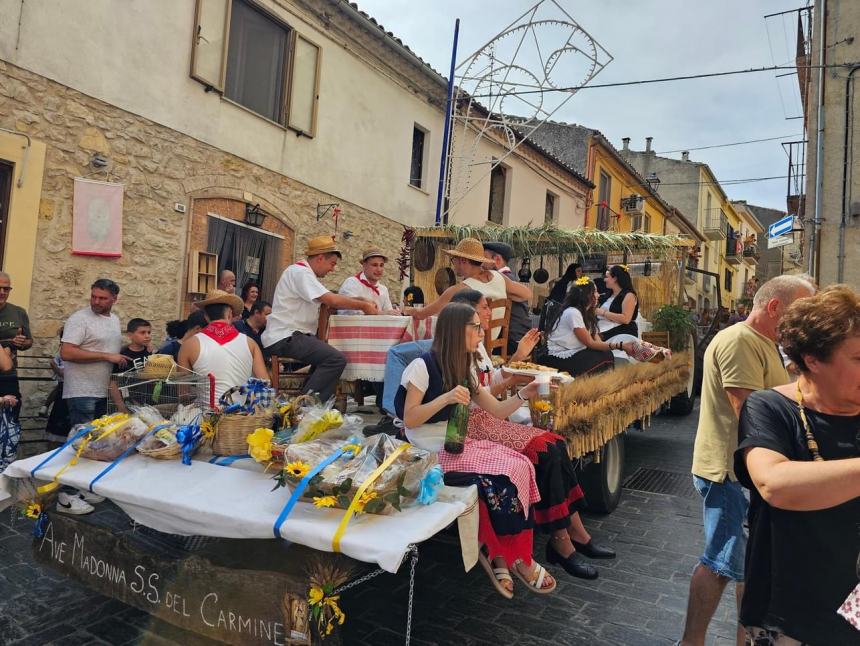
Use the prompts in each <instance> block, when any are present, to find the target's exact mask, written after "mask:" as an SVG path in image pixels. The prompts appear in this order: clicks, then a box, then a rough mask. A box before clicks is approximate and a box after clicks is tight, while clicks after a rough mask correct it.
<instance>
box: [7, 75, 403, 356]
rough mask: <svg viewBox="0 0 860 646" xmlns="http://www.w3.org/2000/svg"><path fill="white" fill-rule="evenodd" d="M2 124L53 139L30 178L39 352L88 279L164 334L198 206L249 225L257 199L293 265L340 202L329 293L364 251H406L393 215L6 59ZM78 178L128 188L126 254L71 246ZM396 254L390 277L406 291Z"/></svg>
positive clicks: (33, 312)
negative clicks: (112, 284)
mask: <svg viewBox="0 0 860 646" xmlns="http://www.w3.org/2000/svg"><path fill="white" fill-rule="evenodd" d="M0 127H3V128H7V129H9V130H16V131H19V132H22V133H26V134H27V135H29V136H30V137H31V138H32V139H33V140H37V141H42V142H44V143H45V145H46V155H45V163H44V174H43V175H42V177H41V178H40V177H38V176H37V174H36V173H35V172H33V173H31V174H30V176H29V177H26V178H25V180H26V182H35V183H39V184H41V192H40V202H39V207H38V222H37V233H36V245H35V254H34V259H33V265H34V267H35V268H36V270H35V272H34V275H33V282H32V290H31V294H30V297H29V303H28V304H27V303H23V304H24V305H29V310H30V318H31V321H32V324H33V334H34V337H35V339H36V343H37V344H36V346H35V349H34V353H42V352H43V351H48V350H49V349H52V347H53V343H54V341H53V339H54V337H55V335H56V332H57V329H58V328H59V326H60V325H61V324H62V322H63V320H64V318H65V317H66V316H67V315H68V314H69V313H71V312H72V311H74V310H75V309H78V308H79V307H84V306H85V305H86V304H87V302H88V301H87V299H88V295H89V285H90V284H91V283H92V281H93V280H95V279H96V278H99V277H109V278H112V279H113V280H115V281H116V282H117V283H119V285H120V287H121V293H120V299H119V302H118V303H117V306H116V312H117V314H118V315H119V316H120V318H121V319H122V320H123V321H125V320H127V319H128V318H130V317H134V316H140V317H144V318H147V319H149V320H151V321H152V322H153V325H154V336H155V338H156V339H158V338H160V337H161V336H162V334H163V329H164V323H165V322H166V321H167V320H169V319H172V318H177V316H179V315H180V314H181V313H182V311H183V310H184V309H187V307H186V301H187V291H186V289H185V287H186V278H187V257H188V256H187V252H188V251H189V250H190V249H192V248H201V247H203V246H204V239H205V236H206V232H205V221H201V216H200V210H199V209H196V208H195V204H205V207H206V211H207V212H210V211H213V210H214V211H220V212H221V213H223V216H224V217H227V218H230V219H234V220H241V219H242V215H243V214H244V208H245V204H247V203H252V204H256V203H259V204H260V207H261V209H262V210H263V211H264V212H265V213H267V214H268V217H267V218H266V220H264V222H263V227H262V228H263V229H264V230H267V231H272V232H275V233H279V234H280V235H282V236H284V244H283V247H282V258H281V264H282V265H283V266H285V265H286V264H289V263H290V262H292V261H293V260H295V253H296V252H298V253H301V250H302V249H303V248H304V245H305V242H306V240H307V239H308V238H310V237H313V236H315V235H324V234H331V233H332V232H333V225H332V223H331V222H330V221H329V220H328V219H326V220H322V221H320V222H317V220H316V211H317V208H316V207H317V204H319V203H323V204H325V203H332V202H340V203H341V209H342V212H341V214H340V216H339V222H338V226H339V229H340V231H344V230H348V231H351V232H352V234H353V236H352V237H350V238H349V240H343V238H342V237H341V239H340V240H339V242H340V244H341V246H342V247H343V249H344V258H343V260H342V261H341V263H340V264H339V266H338V268H337V270H336V271H335V272H333V273H332V274H330V276H329V277H327V278H326V280H325V282H326V284H327V285H328V286H329V287H331V288H337V286H338V285H339V284H340V282H341V281H342V280H343V279H344V278H346V277H347V276H349V275H350V274H353V273H355V271H356V267H357V266H358V261H359V257H360V253H361V248H362V247H363V246H365V245H368V244H371V243H372V244H375V245H379V246H381V247H382V248H383V249H385V250H387V251H388V252H389V253H390V254H391V255H392V256H394V257H396V253H397V251H398V249H399V247H400V237H401V235H402V232H403V226H402V225H401V224H399V223H397V222H395V221H393V220H391V219H388V218H385V217H383V216H381V215H379V214H377V213H374V212H372V211H369V210H367V209H364V208H361V207H359V206H356V205H352V204H349V203H345V202H343V201H342V200H339V199H337V198H335V197H333V196H331V195H329V194H326V193H322V192H320V191H319V190H316V189H314V188H312V187H310V186H307V185H306V184H303V183H301V182H298V181H295V180H292V179H290V178H288V177H285V176H284V175H282V174H280V173H277V172H274V171H271V170H269V169H266V168H262V167H260V166H258V165H256V164H253V163H251V162H248V161H246V160H243V159H240V158H238V157H236V156H235V155H231V154H229V153H226V152H224V151H222V150H218V149H217V148H215V147H213V146H211V145H208V144H205V143H202V142H200V141H197V140H195V139H192V138H191V137H188V136H185V135H182V134H181V133H178V132H176V131H174V130H171V129H169V128H166V127H164V126H161V125H158V124H156V123H154V122H152V121H149V120H147V119H145V118H143V117H140V116H137V115H134V114H130V113H128V112H126V111H123V110H121V109H119V108H116V107H114V106H111V105H108V104H106V103H104V102H102V101H99V100H98V99H93V98H92V97H88V96H86V95H84V94H82V93H80V92H77V91H75V90H73V89H71V88H68V87H66V86H63V85H60V84H59V83H56V82H54V81H51V80H49V79H46V78H44V77H42V76H39V75H36V74H33V73H31V72H28V71H26V70H23V69H20V68H18V67H15V66H13V65H11V64H8V63H3V62H2V61H0ZM94 154H100V155H102V156H103V157H104V158H105V159H107V160H108V166H107V167H106V168H105V169H103V170H95V169H94V168H93V167H92V164H91V160H92V156H93V155H94ZM28 170H31V171H32V170H34V169H28ZM76 177H88V178H90V179H98V180H105V181H111V182H117V183H121V184H123V185H124V186H125V195H124V205H123V252H122V256H121V257H120V258H117V259H105V258H97V257H93V256H80V255H73V254H72V253H71V240H72V232H71V228H72V202H73V184H74V179H75V178H76ZM176 204H181V205H184V206H185V207H186V211H185V213H179V212H177V211H176V210H175V205H176ZM195 213H196V214H197V216H198V217H197V222H196V225H195V226H192V216H193V215H194V214H195ZM202 217H203V219H204V220H205V216H202ZM10 242H11V245H10V249H11V253H12V255H14V254H15V253H16V252H15V247H14V243H15V241H14V240H11V241H10ZM394 257H393V258H392V259H391V269H390V270H389V271H388V272H387V276H386V283H387V284H388V286H389V288H390V289H391V291H392V294H398V293H399V292H400V288H399V286H400V281H399V276H398V273H397V270H396V263H395V262H394V259H395V258H394ZM15 280H16V277H15V276H13V281H15ZM22 291H23V290H22ZM13 293H15V292H13ZM12 300H14V299H12Z"/></svg>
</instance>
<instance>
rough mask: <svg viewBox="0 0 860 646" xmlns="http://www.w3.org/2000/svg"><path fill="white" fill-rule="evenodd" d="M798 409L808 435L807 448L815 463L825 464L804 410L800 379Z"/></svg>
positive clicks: (798, 382)
mask: <svg viewBox="0 0 860 646" xmlns="http://www.w3.org/2000/svg"><path fill="white" fill-rule="evenodd" d="M797 408H798V410H799V411H800V421H801V423H802V424H803V431H804V433H805V434H806V447H807V448H808V449H809V452H810V453H812V459H813V460H814V461H815V462H824V458H822V457H821V453H819V452H818V442H816V441H815V436H814V435H812V428H811V427H810V426H809V420H808V419H806V410H804V408H803V391H802V390H800V379H798V380H797Z"/></svg>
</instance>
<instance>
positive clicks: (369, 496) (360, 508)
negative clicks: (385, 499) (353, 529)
mask: <svg viewBox="0 0 860 646" xmlns="http://www.w3.org/2000/svg"><path fill="white" fill-rule="evenodd" d="M377 497H378V496H377V493H376V492H375V491H365V492H364V493H363V494H361V498H359V499H358V503H356V505H355V513H356V514H362V513H364V506H365V505H366V504H367V503H369V502H370V501H371V500H373V499H375V498H377Z"/></svg>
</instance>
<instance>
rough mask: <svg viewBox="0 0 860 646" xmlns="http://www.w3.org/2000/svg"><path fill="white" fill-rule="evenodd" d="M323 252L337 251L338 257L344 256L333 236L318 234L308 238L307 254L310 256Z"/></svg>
mask: <svg viewBox="0 0 860 646" xmlns="http://www.w3.org/2000/svg"><path fill="white" fill-rule="evenodd" d="M321 253H336V254H337V255H338V258H342V257H343V255H342V254H341V253H340V249H338V248H337V245H336V244H335V242H334V240H333V239H332V237H331V236H317V237H316V238H311V239H310V240H308V248H307V249H305V255H306V256H307V257H309V258H310V257H311V256H318V255H320V254H321Z"/></svg>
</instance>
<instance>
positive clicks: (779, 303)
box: [679, 276, 815, 646]
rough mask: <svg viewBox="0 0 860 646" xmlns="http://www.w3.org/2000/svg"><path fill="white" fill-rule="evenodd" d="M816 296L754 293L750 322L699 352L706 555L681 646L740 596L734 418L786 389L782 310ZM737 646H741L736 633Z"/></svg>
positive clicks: (792, 291)
mask: <svg viewBox="0 0 860 646" xmlns="http://www.w3.org/2000/svg"><path fill="white" fill-rule="evenodd" d="M814 293H815V288H814V287H813V286H812V285H811V284H810V283H809V282H808V281H807V280H805V279H803V278H801V277H798V276H778V277H776V278H774V279H772V280H769V281H768V282H766V283H765V284H764V285H762V286H761V288H760V289H759V290H758V292H756V295H755V298H754V300H753V309H752V312H750V315H749V317H748V318H747V319H746V320H745V321H743V322H741V323H738V324H736V325H732V326H731V327H728V328H726V329H725V330H723V331H721V332H719V333H718V334H717V335H716V336H715V337H714V339H713V341H711V343H710V344H709V345H708V349H707V350H706V351H705V360H704V366H703V374H702V399H701V410H700V412H699V427H698V430H697V431H696V442H695V445H694V448H693V468H692V472H693V484H694V485H695V487H696V490H697V491H698V492H699V494H701V496H702V498H703V506H704V530H705V550H704V554H703V555H702V557H701V558H700V559H699V564H698V565H697V566H696V568H695V569H694V570H693V575H692V578H691V579H690V596H689V599H688V601H687V619H686V622H685V626H684V637H683V639H682V640H681V642H679V643H680V644H682V645H693V646H703V645H704V643H705V635H706V632H707V630H708V624H709V623H710V621H711V618H712V617H713V615H714V612H715V611H716V609H717V606H718V605H719V602H720V598H721V597H722V595H723V590H724V589H725V587H726V584H727V583H728V582H729V581H730V580H733V581H735V583H736V590H735V593H736V596H737V601H738V605H740V600H741V597H742V596H743V580H744V554H745V551H746V537H745V536H744V530H743V523H744V519H745V518H746V514H747V506H748V505H747V499H746V497H745V496H744V493H743V490H742V488H741V486H740V484H739V483H738V482H737V478H736V477H735V474H734V471H733V469H732V463H733V460H734V453H735V450H736V449H737V446H738V418H739V415H740V411H741V407H742V406H743V404H744V402H745V401H746V398H747V397H748V396H749V394H750V393H751V392H753V391H756V390H764V389H766V388H773V387H774V386H780V385H782V384H786V383H788V382H789V375H788V372H786V369H785V366H784V365H783V361H782V356H781V355H780V352H779V348H778V347H777V344H776V337H777V327H778V326H779V322H780V320H781V319H782V316H783V314H784V312H785V310H786V308H787V307H788V306H789V305H791V303H793V302H794V301H795V300H797V299H798V298H803V297H806V296H812V295H813V294H814ZM737 640H738V642H737V643H738V644H739V645H740V644H744V643H745V642H744V631H743V628H742V627H741V626H740V625H739V626H738V634H737Z"/></svg>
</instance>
